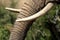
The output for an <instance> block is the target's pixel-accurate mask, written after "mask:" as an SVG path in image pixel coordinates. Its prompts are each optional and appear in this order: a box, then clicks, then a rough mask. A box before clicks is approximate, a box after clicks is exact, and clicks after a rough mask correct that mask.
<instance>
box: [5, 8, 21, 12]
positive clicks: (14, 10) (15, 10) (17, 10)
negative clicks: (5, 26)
mask: <svg viewBox="0 0 60 40" xmlns="http://www.w3.org/2000/svg"><path fill="white" fill-rule="evenodd" d="M5 9H7V10H9V11H12V12H20V10H21V9H14V8H8V7H6V8H5Z"/></svg>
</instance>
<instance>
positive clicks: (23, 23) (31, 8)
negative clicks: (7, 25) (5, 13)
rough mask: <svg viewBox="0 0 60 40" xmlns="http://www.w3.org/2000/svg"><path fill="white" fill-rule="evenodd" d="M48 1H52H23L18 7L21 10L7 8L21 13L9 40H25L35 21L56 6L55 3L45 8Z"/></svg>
mask: <svg viewBox="0 0 60 40" xmlns="http://www.w3.org/2000/svg"><path fill="white" fill-rule="evenodd" d="M48 1H50V0H21V2H18V4H17V6H16V7H17V8H19V9H12V8H6V9H8V10H10V11H13V12H19V13H18V15H17V19H16V21H15V23H14V27H13V29H12V31H11V34H10V38H9V40H24V38H25V36H26V33H27V31H28V29H29V27H30V25H31V24H32V23H33V21H34V19H36V18H37V17H39V16H41V15H44V14H45V13H46V12H47V11H48V10H50V9H51V7H52V6H53V5H54V4H53V3H48V4H47V6H46V7H44V6H45V5H46V3H47V2H48ZM20 5H21V6H20ZM43 7H44V8H43ZM48 7H49V8H48ZM42 8H43V9H42ZM41 9H42V10H41ZM31 15H32V16H31ZM25 17H26V18H25Z"/></svg>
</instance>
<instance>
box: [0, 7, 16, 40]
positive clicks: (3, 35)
mask: <svg viewBox="0 0 60 40" xmlns="http://www.w3.org/2000/svg"><path fill="white" fill-rule="evenodd" d="M15 19H16V14H15V13H13V12H9V11H7V10H6V9H5V8H4V6H0V40H8V39H9V35H10V29H11V27H12V26H13V24H14V21H15Z"/></svg>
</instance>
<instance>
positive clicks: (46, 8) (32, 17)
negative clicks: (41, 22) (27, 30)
mask: <svg viewBox="0 0 60 40" xmlns="http://www.w3.org/2000/svg"><path fill="white" fill-rule="evenodd" d="M53 5H54V4H53V3H48V4H47V5H46V6H45V7H44V8H43V9H42V10H41V11H39V12H38V13H36V14H34V15H32V16H29V17H26V18H21V19H20V18H19V19H17V20H16V21H30V20H33V19H36V18H38V17H40V16H42V15H44V14H46V12H48V11H49V10H50V9H51V8H52V6H53Z"/></svg>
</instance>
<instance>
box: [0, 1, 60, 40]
mask: <svg viewBox="0 0 60 40" xmlns="http://www.w3.org/2000/svg"><path fill="white" fill-rule="evenodd" d="M14 6H15V3H14V1H12V4H11V7H14ZM57 6H58V5H55V6H54V7H53V8H52V9H51V10H50V11H49V12H48V13H47V14H46V15H44V16H42V17H39V18H38V19H37V20H35V22H34V23H33V24H32V26H31V27H30V29H29V31H28V33H27V36H26V38H25V40H60V19H59V18H60V10H59V9H60V5H59V8H56V7H57ZM57 10H58V12H56V11H57ZM15 19H16V14H15V13H13V12H10V11H7V10H5V6H3V5H0V40H8V39H9V35H10V30H11V28H12V27H13V24H14V21H15Z"/></svg>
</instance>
